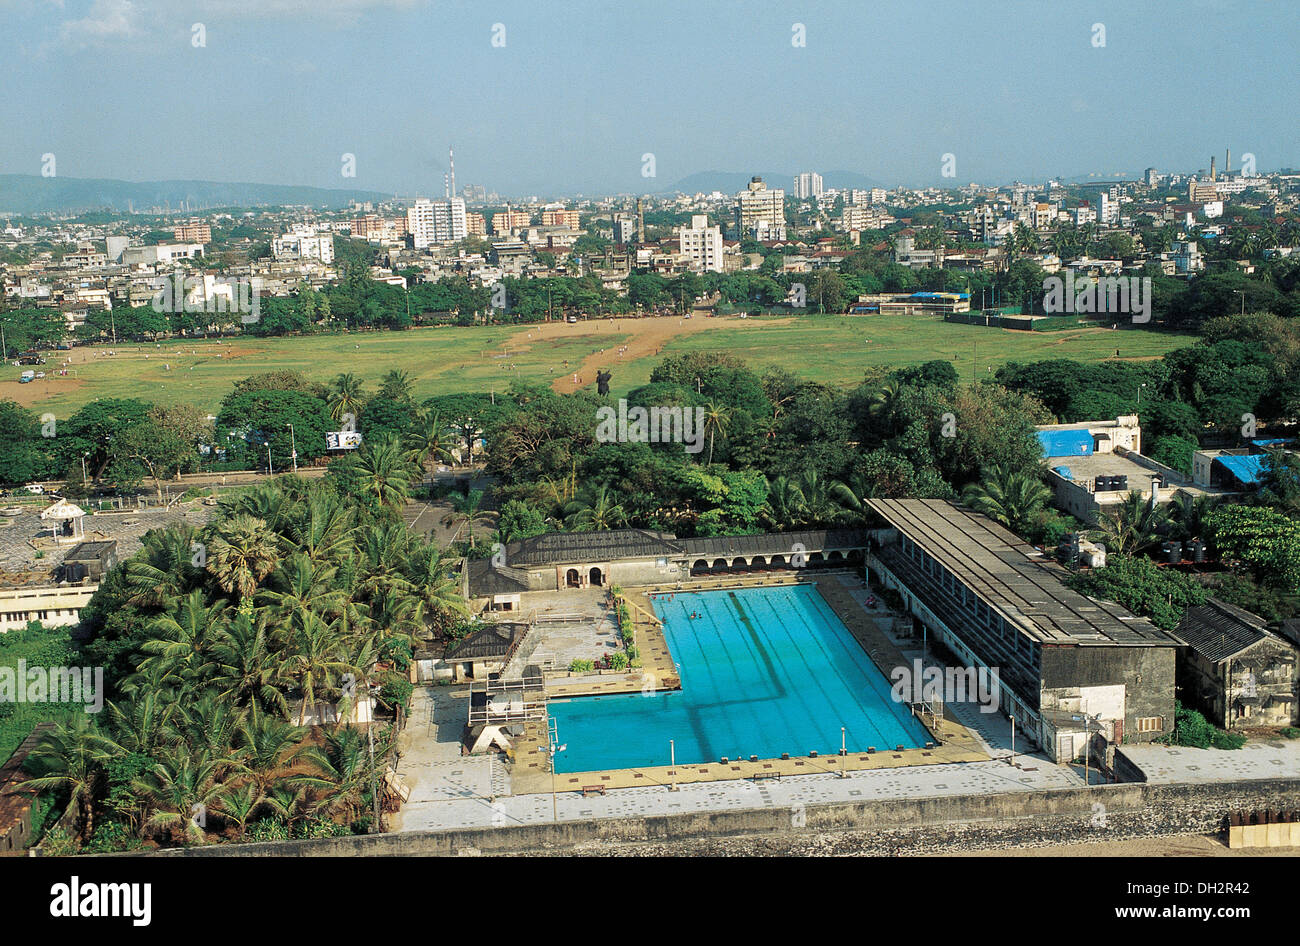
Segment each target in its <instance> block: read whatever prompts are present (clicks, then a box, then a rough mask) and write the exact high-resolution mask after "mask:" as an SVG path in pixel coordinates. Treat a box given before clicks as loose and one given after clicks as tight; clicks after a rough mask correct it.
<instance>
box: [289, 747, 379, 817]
mask: <svg viewBox="0 0 1300 946" xmlns="http://www.w3.org/2000/svg"><path fill="white" fill-rule="evenodd" d="M302 757H303V759H304V760H305V761H308V762H310V763H311V764H312V765H313V766H315V768H316V770H317V774H314V775H307V776H302V777H300V778H298V779H296V780H295V784H299V785H302V786H304V787H308V788H311V789H314V790H315V791H316V792H317V794H318V795H319V799H318V801H317V802H316V804H315V805H314V808H313V810H314V811H315V812H316V813H318V814H323V815H326V816H328V817H331V818H336V819H339V820H341V821H342V822H343V823H345V824H350V823H352V822H353V821H356V819H357V817H358V816H359V815H360V814H361V813H362V812H363V811H364V810H365V806H366V802H367V801H368V796H369V795H370V793H371V791H372V790H373V787H374V781H375V780H374V778H373V777H372V776H373V775H375V774H377V773H374V771H373V769H372V768H371V765H370V753H369V752H368V747H367V744H366V741H365V740H364V739H363V738H362V737H361V733H360V732H358V731H357V729H356V728H354V727H352V726H345V727H339V728H337V729H335V730H334V731H333V732H330V733H328V734H327V735H326V736H325V745H324V746H309V747H307V748H306V749H304V750H303V753H302ZM340 816H342V817H341V818H340Z"/></svg>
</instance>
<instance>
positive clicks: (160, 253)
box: [122, 243, 203, 266]
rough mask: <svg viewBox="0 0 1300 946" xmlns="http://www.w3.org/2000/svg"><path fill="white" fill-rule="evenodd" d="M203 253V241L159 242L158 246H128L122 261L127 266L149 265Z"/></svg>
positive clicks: (123, 253)
mask: <svg viewBox="0 0 1300 946" xmlns="http://www.w3.org/2000/svg"><path fill="white" fill-rule="evenodd" d="M202 255H203V244H202V243H159V244H158V245H157V246H129V247H127V248H126V249H124V250H123V251H122V262H123V263H124V264H125V265H127V266H140V265H145V266H148V265H152V264H155V263H171V262H173V261H175V260H178V259H197V258H199V257H201V256H202Z"/></svg>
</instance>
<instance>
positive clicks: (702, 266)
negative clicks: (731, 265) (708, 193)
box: [677, 214, 723, 273]
mask: <svg viewBox="0 0 1300 946" xmlns="http://www.w3.org/2000/svg"><path fill="white" fill-rule="evenodd" d="M677 240H678V243H679V244H680V246H681V253H682V255H683V256H685V257H687V258H689V260H690V267H691V269H692V270H693V271H694V272H697V273H720V272H722V271H723V270H722V265H723V264H722V228H721V227H711V226H709V218H708V217H706V216H705V215H704V214H694V215H692V217H691V225H690V226H689V227H679V228H678V230H677Z"/></svg>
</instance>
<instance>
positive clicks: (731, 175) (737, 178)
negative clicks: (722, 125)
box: [668, 171, 885, 195]
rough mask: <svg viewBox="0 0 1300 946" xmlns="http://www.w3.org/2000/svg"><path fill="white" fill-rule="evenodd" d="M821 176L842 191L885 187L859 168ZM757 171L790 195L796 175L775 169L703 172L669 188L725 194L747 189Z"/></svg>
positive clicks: (769, 184) (764, 178) (768, 183)
mask: <svg viewBox="0 0 1300 946" xmlns="http://www.w3.org/2000/svg"><path fill="white" fill-rule="evenodd" d="M818 173H819V174H821V176H822V183H823V184H824V185H825V186H826V187H827V188H831V187H834V188H836V189H839V190H846V189H849V188H854V187H857V188H864V189H865V188H869V187H884V186H885V185H884V184H882V183H881V182H880V181H878V180H876V179H875V178H872V177H867V176H866V175H865V174H859V173H857V172H856V171H826V172H821V171H819V172H818ZM755 174H757V175H758V176H759V177H761V178H762V179H763V180H764V181H766V182H767V186H768V187H779V188H781V189H782V190H784V191H785V192H786V194H787V195H788V194H790V193H791V192H792V190H793V189H794V174H793V173H779V172H775V171H748V172H745V171H700V172H698V173H696V174H691V175H689V176H687V177H684V178H682V179H681V180H680V181H678V182H677V183H676V184H674V185H672V187H669V188H668V190H669V191H681V192H682V193H684V194H698V193H701V192H702V193H705V194H708V193H711V192H712V191H722V193H724V194H734V193H736V192H737V191H741V190H744V189H745V185H746V184H748V183H749V179H750V178H751V177H753V176H754V175H755Z"/></svg>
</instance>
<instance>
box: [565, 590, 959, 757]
mask: <svg viewBox="0 0 1300 946" xmlns="http://www.w3.org/2000/svg"><path fill="white" fill-rule="evenodd" d="M653 604H654V609H655V613H656V614H658V615H659V617H660V618H661V619H662V620H663V621H664V635H665V637H666V638H667V640H668V648H669V651H670V652H671V653H672V655H673V660H674V661H675V662H676V664H677V667H678V669H679V671H680V673H681V679H682V689H681V690H679V691H673V692H671V693H656V694H652V695H642V694H630V695H622V696H590V697H575V698H573V699H568V700H553V701H551V704H550V713H551V716H552V718H553V719H554V720H555V722H556V726H557V730H558V735H559V741H560V743H561V744H562V745H564V746H565V749H564V751H563V752H559V753H556V757H555V771H556V772H559V773H564V772H591V771H596V770H600V769H625V768H639V767H644V766H655V765H668V764H669V749H668V741H669V740H670V739H671V740H674V741H675V744H676V752H677V763H678V765H683V764H689V763H701V762H717V761H718V760H719V759H721V758H722V757H723V756H727V757H728V758H731V759H736V758H745V759H747V758H749V757H750V756H751V755H756V756H758V757H759V758H760V759H772V758H779V757H780V756H781V753H783V752H788V753H790V755H791V756H806V755H807V754H808V752H809V751H810V750H814V749H815V750H816V751H817V753H818V754H819V755H831V756H834V755H836V754H837V753H838V752H839V749H840V727H841V726H843V727H845V730H846V732H845V739H846V744H847V747H848V750H849V751H850V752H862V751H865V750H866V749H867V748H868V747H870V746H875V747H876V748H877V749H881V750H883V749H886V748H888V749H893V748H894V747H896V746H900V745H902V746H906V747H908V748H916V747H919V746H923V745H925V743H926V741H927V740H929V739H932V738H933V737H931V736H930V734H929V733H928V732H927V731H926V729H925V727H924V726H922V725H921V724H920V723H919V722H918V721H917V720H915V719H914V718H913V717H912V715H911V711H910V710H909V709H908V708H907V706H906V705H905V704H900V703H896V702H894V701H893V699H892V698H891V697H890V694H889V690H890V683H889V681H888V680H887V679H886V678H885V677H884V676H882V675H881V673H880V671H879V670H877V669H876V667H875V665H874V664H872V662H871V659H870V658H869V657H868V656H867V655H866V654H865V653H864V652H863V650H862V648H861V646H860V645H859V644H858V643H857V641H855V640H854V639H853V636H852V635H851V634H850V633H849V631H848V628H846V627H845V626H844V624H843V623H842V622H841V621H840V619H839V618H838V617H836V615H835V612H834V611H832V610H831V608H830V606H829V605H828V604H827V603H826V602H825V600H824V599H823V598H822V596H821V595H820V594H818V593H817V589H816V588H814V587H813V586H812V585H786V586H783V587H778V588H744V589H733V590H722V591H702V592H687V593H683V592H677V593H676V594H674V595H673V596H672V597H671V598H669V596H668V595H659V596H657V597H656V598H655V599H654V601H653ZM692 613H696V614H698V615H699V617H697V618H692V617H691V614H692Z"/></svg>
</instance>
